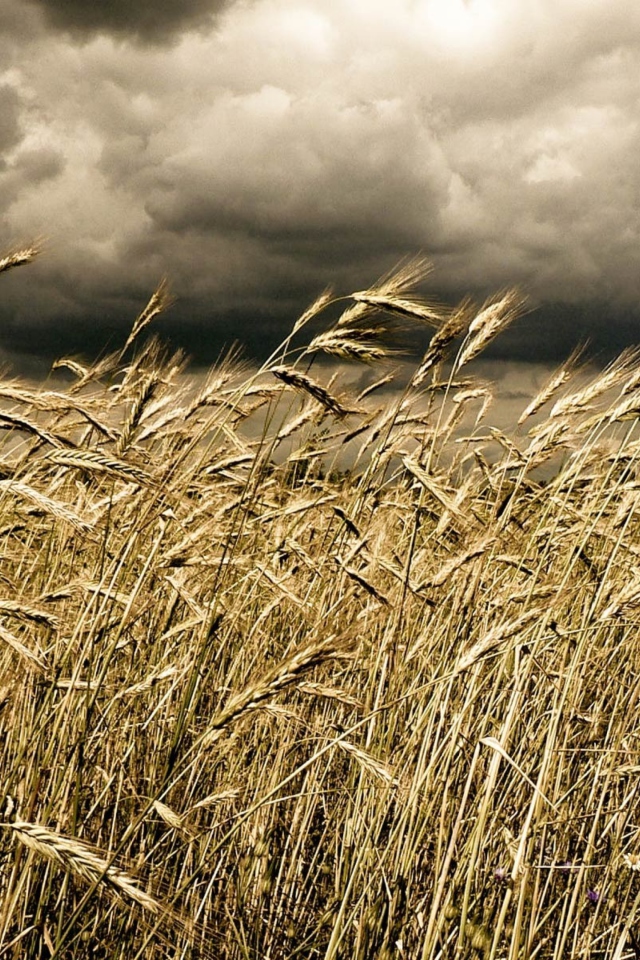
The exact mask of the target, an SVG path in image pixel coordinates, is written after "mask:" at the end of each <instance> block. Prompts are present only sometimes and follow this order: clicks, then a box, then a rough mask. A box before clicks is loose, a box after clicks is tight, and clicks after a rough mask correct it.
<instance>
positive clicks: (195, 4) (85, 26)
mask: <svg viewBox="0 0 640 960" xmlns="http://www.w3.org/2000/svg"><path fill="white" fill-rule="evenodd" d="M27 2H28V3H31V4H33V5H34V6H35V7H37V8H39V9H40V10H41V11H42V12H43V13H44V15H45V17H46V21H47V23H48V24H50V25H51V26H52V27H54V28H56V29H60V30H65V31H68V32H69V33H71V34H72V35H75V36H78V37H80V38H82V39H87V38H88V37H90V36H91V35H93V34H98V33H108V34H112V35H113V36H118V37H123V38H126V39H132V38H138V39H142V40H150V41H158V40H165V39H167V38H169V37H171V36H173V35H175V34H176V33H179V32H180V31H182V30H188V29H197V28H203V27H207V26H210V25H211V22H212V20H213V18H214V17H215V15H216V14H218V13H220V12H221V11H222V10H224V9H225V8H226V7H227V6H228V4H229V2H231V0H177V2H176V0H137V2H132V0H98V2H94V3H92V2H89V3H87V2H86V0H27Z"/></svg>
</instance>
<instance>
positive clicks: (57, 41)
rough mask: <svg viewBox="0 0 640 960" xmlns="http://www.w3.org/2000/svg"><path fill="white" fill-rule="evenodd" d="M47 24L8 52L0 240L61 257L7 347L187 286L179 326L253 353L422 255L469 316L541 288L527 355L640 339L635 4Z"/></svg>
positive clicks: (304, 11)
mask: <svg viewBox="0 0 640 960" xmlns="http://www.w3.org/2000/svg"><path fill="white" fill-rule="evenodd" d="M2 3H3V0H0V7H1V6H2ZM4 3H5V6H6V5H7V0H4ZM16 3H18V0H16V2H15V3H14V4H13V5H11V4H10V5H9V9H12V8H13V9H14V10H15V9H17V6H16ZM29 6H30V9H31V10H32V11H33V10H35V9H39V10H41V11H45V12H46V14H47V17H48V21H49V23H50V24H55V27H54V28H53V29H52V27H51V26H49V27H45V26H43V23H44V21H43V19H42V18H41V23H40V32H38V31H37V30H36V31H35V32H34V33H33V34H32V35H30V38H29V40H26V39H23V40H20V39H16V37H17V34H16V33H15V32H14V33H13V34H12V35H11V36H12V37H13V39H11V40H6V39H4V40H0V44H5V45H6V50H7V53H8V55H7V57H5V60H4V62H5V63H6V64H7V65H8V66H10V69H8V72H7V73H6V75H0V147H1V145H2V143H3V142H6V146H5V148H4V154H5V167H4V169H2V170H0V230H1V231H2V233H3V234H4V236H5V237H6V238H7V241H11V240H12V239H14V238H15V239H22V238H24V237H25V235H27V236H28V235H41V234H44V235H46V236H47V237H48V238H49V241H48V248H47V251H46V254H45V256H44V257H43V259H42V262H41V263H39V264H37V265H34V266H33V267H32V268H30V270H31V276H30V277H29V280H28V283H29V303H26V302H25V299H24V296H23V294H22V293H21V290H22V283H24V282H26V281H25V280H23V279H22V278H21V277H20V276H18V277H16V278H15V280H14V278H13V277H9V278H7V279H6V281H5V282H3V283H2V287H3V301H2V307H1V308H0V316H1V317H2V322H3V328H4V329H5V331H7V330H9V331H11V329H12V328H11V325H10V323H9V321H8V320H7V318H8V317H9V318H13V321H14V327H13V333H11V332H10V333H9V334H7V335H8V336H11V337H13V338H14V339H15V338H19V337H20V336H22V335H23V334H22V333H21V331H28V332H29V331H30V332H29V333H28V334H27V333H25V334H24V336H25V337H27V339H28V340H30V342H31V343H33V344H35V346H36V347H37V349H39V350H41V351H54V345H55V343H59V346H60V348H61V349H62V347H63V346H64V348H65V349H66V348H68V346H69V344H70V343H72V342H73V341H74V338H75V337H76V336H77V337H78V338H79V339H81V337H82V331H83V328H84V330H85V335H86V336H88V335H89V334H90V335H91V336H95V339H96V342H98V340H101V339H102V337H103V335H104V336H105V337H108V336H111V334H112V333H113V332H114V331H116V330H117V329H124V327H125V326H126V325H127V323H128V322H129V319H130V318H131V316H133V315H134V314H135V313H136V312H137V310H138V309H139V308H140V306H141V304H142V303H143V302H144V300H145V297H146V296H147V295H148V294H149V292H150V290H151V289H153V286H154V285H155V283H156V282H157V280H158V279H159V277H161V276H163V275H167V276H168V277H169V278H170V280H171V283H172V286H173V289H174V291H175V293H176V294H177V296H178V298H179V299H178V303H177V304H176V306H175V307H174V308H173V310H172V312H171V315H170V318H168V319H167V321H166V323H165V322H164V321H161V324H160V326H161V328H162V329H163V330H165V331H172V332H173V334H174V336H175V338H176V339H177V340H179V341H182V342H184V343H185V344H186V345H188V346H192V348H193V349H197V350H198V351H199V354H200V356H204V354H205V353H207V351H208V352H209V354H210V353H211V351H212V350H215V349H217V346H219V344H220V341H221V340H228V339H230V338H231V339H233V338H234V337H238V338H240V339H242V340H245V341H248V342H249V343H250V344H251V346H252V347H253V348H254V349H255V351H256V352H258V351H259V349H260V343H262V345H263V347H264V346H265V345H266V344H267V343H269V344H273V342H274V341H276V340H277V339H278V337H279V336H280V335H281V334H282V333H283V332H284V331H285V329H286V325H287V324H288V323H289V322H290V321H291V320H292V319H294V318H295V314H296V312H297V311H298V310H299V309H302V308H303V307H304V306H305V305H306V303H308V302H309V301H310V300H312V299H313V298H314V296H315V295H316V294H317V293H318V291H319V290H320V289H322V288H323V287H324V286H325V285H326V284H327V283H330V282H331V283H335V285H336V287H337V288H338V289H339V290H341V291H343V292H348V291H349V290H352V289H356V288H361V287H362V286H363V285H365V284H367V283H368V282H370V281H371V280H373V279H375V277H377V276H378V275H380V274H381V273H383V272H384V271H385V270H387V269H389V268H390V267H391V266H392V265H393V263H394V262H395V261H396V260H398V259H399V258H400V257H402V256H405V255H411V254H413V253H415V252H416V251H418V250H422V251H423V252H424V253H426V254H427V255H430V256H431V257H432V258H433V260H434V263H435V267H436V270H435V273H434V278H433V280H432V282H431V283H430V284H429V287H430V289H431V290H434V291H438V292H440V293H441V294H442V295H443V296H444V297H445V298H447V299H449V300H454V299H456V298H457V297H458V296H461V295H462V294H464V293H466V292H471V293H473V294H475V295H476V296H477V297H483V296H484V295H486V294H487V293H489V292H490V291H491V290H493V289H496V288H500V287H503V286H505V285H511V284H513V283H519V284H521V285H522V286H523V287H524V288H525V290H526V291H527V292H529V293H530V295H531V298H532V302H533V304H534V305H539V306H540V310H539V311H538V312H537V313H535V314H533V315H532V317H530V318H527V320H526V321H523V322H522V323H521V324H519V325H518V326H517V327H516V328H515V329H514V331H513V332H512V333H510V334H509V335H508V337H506V338H505V340H504V344H505V346H504V348H503V347H502V346H501V345H497V346H496V347H495V350H496V351H497V352H500V351H501V350H503V349H504V351H506V354H505V355H507V356H509V355H514V356H515V355H520V356H526V357H533V356H536V355H537V356H540V357H542V356H544V357H545V358H550V357H552V356H554V355H557V354H559V353H563V352H567V351H568V350H569V349H570V348H571V346H572V345H573V344H574V343H575V341H576V340H578V339H580V337H581V335H582V334H583V333H589V334H590V335H591V336H592V337H593V339H594V340H595V341H596V342H597V343H600V342H603V343H604V341H605V340H607V339H608V341H609V346H610V347H613V346H617V345H619V344H621V343H623V342H624V340H625V338H627V339H628V338H632V337H633V336H634V329H635V328H634V325H637V323H638V322H640V315H639V314H638V312H637V308H636V306H635V305H636V304H637V303H638V299H639V298H640V243H639V241H640V168H638V165H637V161H636V158H637V156H638V149H639V147H640V142H639V141H640V111H639V110H638V102H640V79H639V78H640V43H638V42H636V39H635V38H636V37H637V36H640V7H638V5H637V3H636V0H633V2H632V0H615V2H613V3H612V2H610V0H609V2H606V3H605V2H604V0H591V2H590V3H589V4H582V5H577V4H576V0H554V2H553V3H552V2H551V0H539V2H537V3H535V4H530V3H527V2H525V0H486V2H483V3H467V4H465V3H463V0H447V2H446V3H445V2H444V0H429V2H427V0H415V2H411V0H404V2H403V0H398V3H397V4H394V5H389V4H388V2H387V0H370V2H368V4H367V6H366V9H365V7H364V6H363V5H358V4H352V3H348V2H346V0H306V2H305V3H304V4H296V3H292V2H291V0H251V2H250V3H248V2H246V3H234V4H224V5H222V4H220V3H217V4H215V3H214V4H204V3H201V2H195V0H193V2H190V3H183V4H177V3H175V4H174V3H172V4H169V3H167V4H165V5H162V4H161V5H158V4H157V3H156V4H153V5H152V4H150V3H148V2H147V3H143V4H138V5H131V4H129V5H128V6H126V7H125V5H124V3H122V4H116V3H115V2H110V3H106V4H100V5H99V4H85V3H84V2H80V0H77V2H73V3H72V2H67V3H65V4H62V3H56V4H54V3H52V2H51V3H47V2H45V0H30V3H29ZM223 6H224V7H225V8H227V14H226V16H225V17H224V18H219V19H218V20H217V26H216V29H215V30H214V31H209V32H207V31H206V30H205V29H202V30H200V32H197V31H195V32H194V31H192V30H191V29H190V28H191V27H196V26H199V25H200V26H202V23H204V20H203V19H201V18H205V19H206V18H207V17H210V16H211V15H214V14H215V13H216V12H217V13H219V12H220V11H221V10H222V9H223ZM577 6H581V10H580V12H579V13H578V12H577ZM392 7H393V9H391V8H392ZM430 10H435V11H436V12H438V16H439V17H440V18H441V19H440V20H437V18H436V20H431V19H429V15H428V14H429V11H430ZM483 10H484V11H487V10H489V11H490V10H493V13H494V16H493V19H492V20H488V21H487V23H486V24H484V26H483V23H482V22H480V21H478V22H476V21H475V20H474V19H473V18H474V17H476V16H480V13H482V11H483ZM425 11H426V13H425ZM456 11H457V12H456ZM478 11H479V12H480V13H478ZM152 14H153V15H154V17H155V21H154V23H153V24H152ZM456 17H458V18H459V20H460V23H461V24H466V26H465V27H464V29H462V27H459V25H458V26H456V24H457V22H458V21H456V20H455V18H456ZM465 18H471V19H469V20H468V21H467V20H466V19H465ZM452 25H453V26H455V30H458V31H459V35H456V36H455V37H452V36H451V30H452V29H453V26H452ZM61 28H64V29H65V30H66V31H67V33H66V34H65V33H63V32H61ZM465 30H466V33H465V32H464V31H465ZM69 31H71V34H69ZM74 31H75V33H74ZM154 31H155V32H154ZM483 31H484V32H483ZM170 34H171V38H172V43H171V44H169V45H165V46H162V45H159V44H155V43H139V44H132V45H127V46H126V47H125V46H124V45H123V44H121V43H120V39H121V38H127V37H129V38H132V39H138V40H140V39H145V40H147V39H148V40H154V41H155V40H157V39H162V38H167V37H169V35H170ZM78 38H80V39H81V41H82V42H79V40H78ZM114 38H115V39H114ZM2 49H3V48H2V47H0V52H2ZM9 54H10V55H9ZM3 84H4V85H3ZM17 273H18V274H19V273H20V272H17ZM21 297H22V299H21ZM634 310H635V311H636V312H635V313H634ZM163 323H164V324H165V325H164V326H163ZM54 329H57V330H58V331H59V333H57V334H54V332H52V331H53V330H54ZM34 331H39V334H38V335H39V338H40V340H39V343H36V338H35V337H34V335H33V332H34ZM536 337H538V338H539V342H538V343H537V345H536ZM56 338H57V339H56ZM502 342H503V341H500V343H502ZM16 343H17V340H16ZM18 345H20V346H21V347H23V346H25V344H23V343H22V341H20V344H18ZM54 352H57V350H56V351H54Z"/></svg>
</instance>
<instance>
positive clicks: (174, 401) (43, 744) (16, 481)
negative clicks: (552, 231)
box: [0, 248, 640, 960]
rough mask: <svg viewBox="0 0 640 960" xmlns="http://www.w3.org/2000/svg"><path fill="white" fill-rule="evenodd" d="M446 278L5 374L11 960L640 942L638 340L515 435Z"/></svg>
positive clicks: (498, 303)
mask: <svg viewBox="0 0 640 960" xmlns="http://www.w3.org/2000/svg"><path fill="white" fill-rule="evenodd" d="M35 254H36V250H35V249H32V248H27V249H25V250H20V251H17V252H13V253H9V254H7V256H6V257H5V258H4V259H3V260H1V261H0V272H2V271H6V270H8V269H12V268H14V267H18V266H21V265H22V264H26V263H28V262H29V261H30V260H31V259H33V257H34V256H35ZM425 271H426V264H425V263H424V262H423V261H421V260H415V261H411V262H408V263H405V264H403V265H401V266H400V267H399V268H398V269H397V270H396V271H394V272H393V273H392V274H391V275H389V276H387V277H385V278H383V279H382V280H380V281H378V282H377V283H376V284H375V285H374V286H373V287H372V288H371V289H369V290H365V291H360V292H357V293H354V294H352V295H351V296H349V297H337V296H334V295H333V294H332V293H331V292H330V291H327V292H325V293H324V294H322V295H321V296H320V297H319V298H318V299H317V300H316V302H315V303H314V304H313V305H312V306H311V307H310V308H309V310H307V311H306V312H305V313H304V314H303V315H302V316H301V317H300V318H299V319H298V321H297V322H296V324H295V325H294V327H293V329H292V332H291V334H290V336H289V337H288V338H287V339H286V340H285V342H284V343H283V344H282V345H281V347H280V348H279V349H278V350H277V351H276V352H275V353H274V354H273V355H272V356H271V357H270V358H269V359H268V360H267V361H266V362H265V363H264V364H263V365H262V366H261V367H260V368H259V369H256V368H255V367H251V366H249V365H248V364H245V363H243V362H241V361H240V360H238V359H237V358H235V357H234V356H233V355H230V356H227V357H226V358H225V359H223V360H221V361H220V363H219V364H217V365H216V366H215V367H214V368H213V369H212V370H211V372H210V374H209V376H208V377H207V378H206V379H205V380H203V381H202V382H198V383H197V384H196V385H195V386H194V380H193V378H189V377H188V376H187V375H186V374H185V360H184V358H183V357H182V356H180V355H172V354H170V353H168V352H167V351H166V350H165V349H164V348H163V347H162V345H161V344H159V343H158V342H157V341H156V340H155V339H153V336H151V338H150V339H148V337H149V335H150V334H152V333H153V331H152V321H153V319H154V318H155V316H156V315H157V314H158V313H159V312H160V311H161V310H163V309H164V308H165V307H166V306H167V304H168V302H169V299H170V298H169V294H168V290H167V287H166V285H165V284H162V285H161V286H160V287H159V288H158V290H156V292H155V293H154V294H153V296H152V298H151V300H150V301H149V303H148V305H147V307H146V308H145V309H144V310H143V312H142V313H141V314H140V316H139V317H138V318H137V319H136V321H135V323H134V325H133V328H132V330H131V334H130V335H129V337H128V339H127V340H126V341H125V343H124V344H123V346H122V349H121V350H119V351H118V352H117V353H115V354H113V355H109V356H105V357H103V358H101V359H100V360H99V361H97V362H95V363H93V364H85V363H83V362H80V361H79V360H77V359H72V358H63V359H61V360H60V361H58V362H57V364H56V371H57V372H56V377H55V379H52V380H51V381H50V382H48V383H46V384H42V385H41V386H38V387H37V388H34V387H33V385H29V384H28V383H26V382H21V381H19V380H17V379H5V380H3V381H1V382H0V428H1V431H0V442H1V444H2V449H1V451H0V550H1V555H2V566H1V568H0V579H1V585H0V663H1V668H0V738H1V739H0V788H1V789H0V816H1V821H2V822H1V828H0V958H4V957H7V958H29V960H35V958H54V957H55V958H59V960H63V958H64V960H72V958H73V960H76V958H87V960H88V958H122V960H125V958H126V960H147V958H149V960H151V958H153V960H156V958H184V960H196V958H205V957H206V958H209V957H211V958H223V960H258V958H261V960H262V958H264V960H267V958H269V960H293V958H325V960H336V958H349V960H352V958H353V960H391V958H415V960H438V958H466V957H470V958H485V960H498V958H500V960H516V958H531V960H532V958H534V957H535V958H540V960H542V958H554V960H561V958H562V960H564V958H568V957H588V958H612V960H613V958H615V960H621V958H623V957H625V958H633V957H636V958H637V957H640V943H639V941H640V872H639V868H640V836H639V831H640V817H639V814H638V806H637V794H638V784H639V783H640V779H639V777H640V741H639V737H640V726H639V724H638V699H639V697H640V642H639V640H638V627H639V626H640V523H639V513H638V509H639V506H640V473H639V470H638V466H637V463H638V460H639V457H640V437H639V436H638V429H637V423H638V417H640V353H639V352H638V351H635V350H628V351H626V352H625V353H624V354H622V355H621V356H620V357H619V358H618V359H617V360H616V361H615V362H613V363H612V364H610V365H609V366H608V367H606V368H605V369H603V370H599V371H595V372H593V371H592V370H591V368H589V367H587V366H586V365H585V363H584V361H583V360H582V359H581V357H580V355H579V352H576V353H575V354H574V355H573V356H572V357H570V358H569V359H568V360H567V362H566V363H565V364H563V365H561V366H560V367H559V368H558V370H557V371H556V372H555V373H553V374H552V375H551V376H550V378H549V380H548V382H547V383H546V384H545V385H544V386H543V387H542V389H541V390H540V392H539V393H538V395H537V396H536V397H532V398H531V402H530V403H529V404H528V405H527V406H526V408H525V409H523V410H522V411H520V413H521V415H520V416H519V418H517V419H519V422H518V423H514V424H513V427H512V428H511V429H509V430H508V431H507V430H502V429H498V428H496V427H495V426H493V425H492V406H491V402H492V396H493V392H494V391H493V388H492V385H491V384H488V383H486V382H479V381H477V379H476V378H474V375H473V360H474V359H475V358H476V357H477V356H478V355H479V354H480V353H481V351H482V350H483V348H484V347H485V346H486V345H487V344H488V343H490V342H491V341H492V340H493V338H494V337H495V336H497V335H499V334H500V332H501V331H502V330H503V329H504V328H505V327H506V326H507V325H508V324H509V323H510V322H511V321H512V320H513V319H514V318H516V317H517V316H519V315H520V314H521V313H522V311H523V309H524V303H523V300H522V298H521V297H520V296H519V295H518V294H517V293H516V292H515V291H502V292H501V293H499V294H497V295H496V296H495V297H494V298H493V299H491V300H490V301H488V302H487V303H485V304H481V305H474V304H473V303H472V302H471V301H468V300H465V301H464V302H463V303H461V304H460V305H458V306H457V307H456V308H445V307H443V306H441V305H436V304H433V303H430V302H427V301H426V300H425V299H424V298H420V297H418V296H417V295H415V293H414V291H415V289H416V286H417V285H418V284H419V281H420V280H421V278H422V277H423V275H424V273H425ZM412 326H413V328H415V329H419V330H420V331H422V334H423V335H424V331H425V329H426V330H427V331H429V332H430V342H429V346H428V348H427V350H426V353H425V354H424V356H423V358H422V360H421V361H420V363H419V364H417V365H416V367H415V370H414V371H413V372H412V374H411V375H410V376H409V378H408V379H407V378H406V377H405V380H404V382H402V383H396V382H395V381H394V380H393V379H392V378H393V376H394V374H393V370H394V363H395V362H396V360H397V357H396V355H395V352H394V350H395V348H394V343H395V342H396V336H397V335H405V334H406V331H407V329H408V328H409V329H410V328H411V327H412ZM322 357H332V358H334V360H335V361H336V367H335V369H337V370H338V371H340V370H344V369H345V368H346V367H348V366H349V365H350V364H362V363H363V362H364V363H365V364H367V367H366V370H367V371H368V381H367V385H366V386H365V387H363V388H361V389H360V390H359V391H358V392H357V393H356V392H355V391H353V390H348V391H347V390H345V389H344V387H343V385H342V381H341V380H340V378H339V377H338V378H335V377H333V376H332V375H331V369H333V368H328V367H327V366H326V364H323V362H322ZM363 369H364V368H363ZM328 370H329V373H327V371H328Z"/></svg>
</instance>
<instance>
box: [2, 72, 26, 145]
mask: <svg viewBox="0 0 640 960" xmlns="http://www.w3.org/2000/svg"><path fill="white" fill-rule="evenodd" d="M20 113H21V103H20V96H19V95H18V93H17V91H16V90H14V88H13V87H10V86H8V85H4V86H0V156H1V155H2V154H4V153H5V152H6V151H7V150H10V149H11V148H12V147H15V146H16V144H18V143H19V142H20V140H21V139H22V129H21V126H20Z"/></svg>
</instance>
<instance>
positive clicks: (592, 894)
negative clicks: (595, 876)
mask: <svg viewBox="0 0 640 960" xmlns="http://www.w3.org/2000/svg"><path fill="white" fill-rule="evenodd" d="M587 900H588V901H589V903H593V904H596V903H599V902H600V892H599V891H598V890H587Z"/></svg>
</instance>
